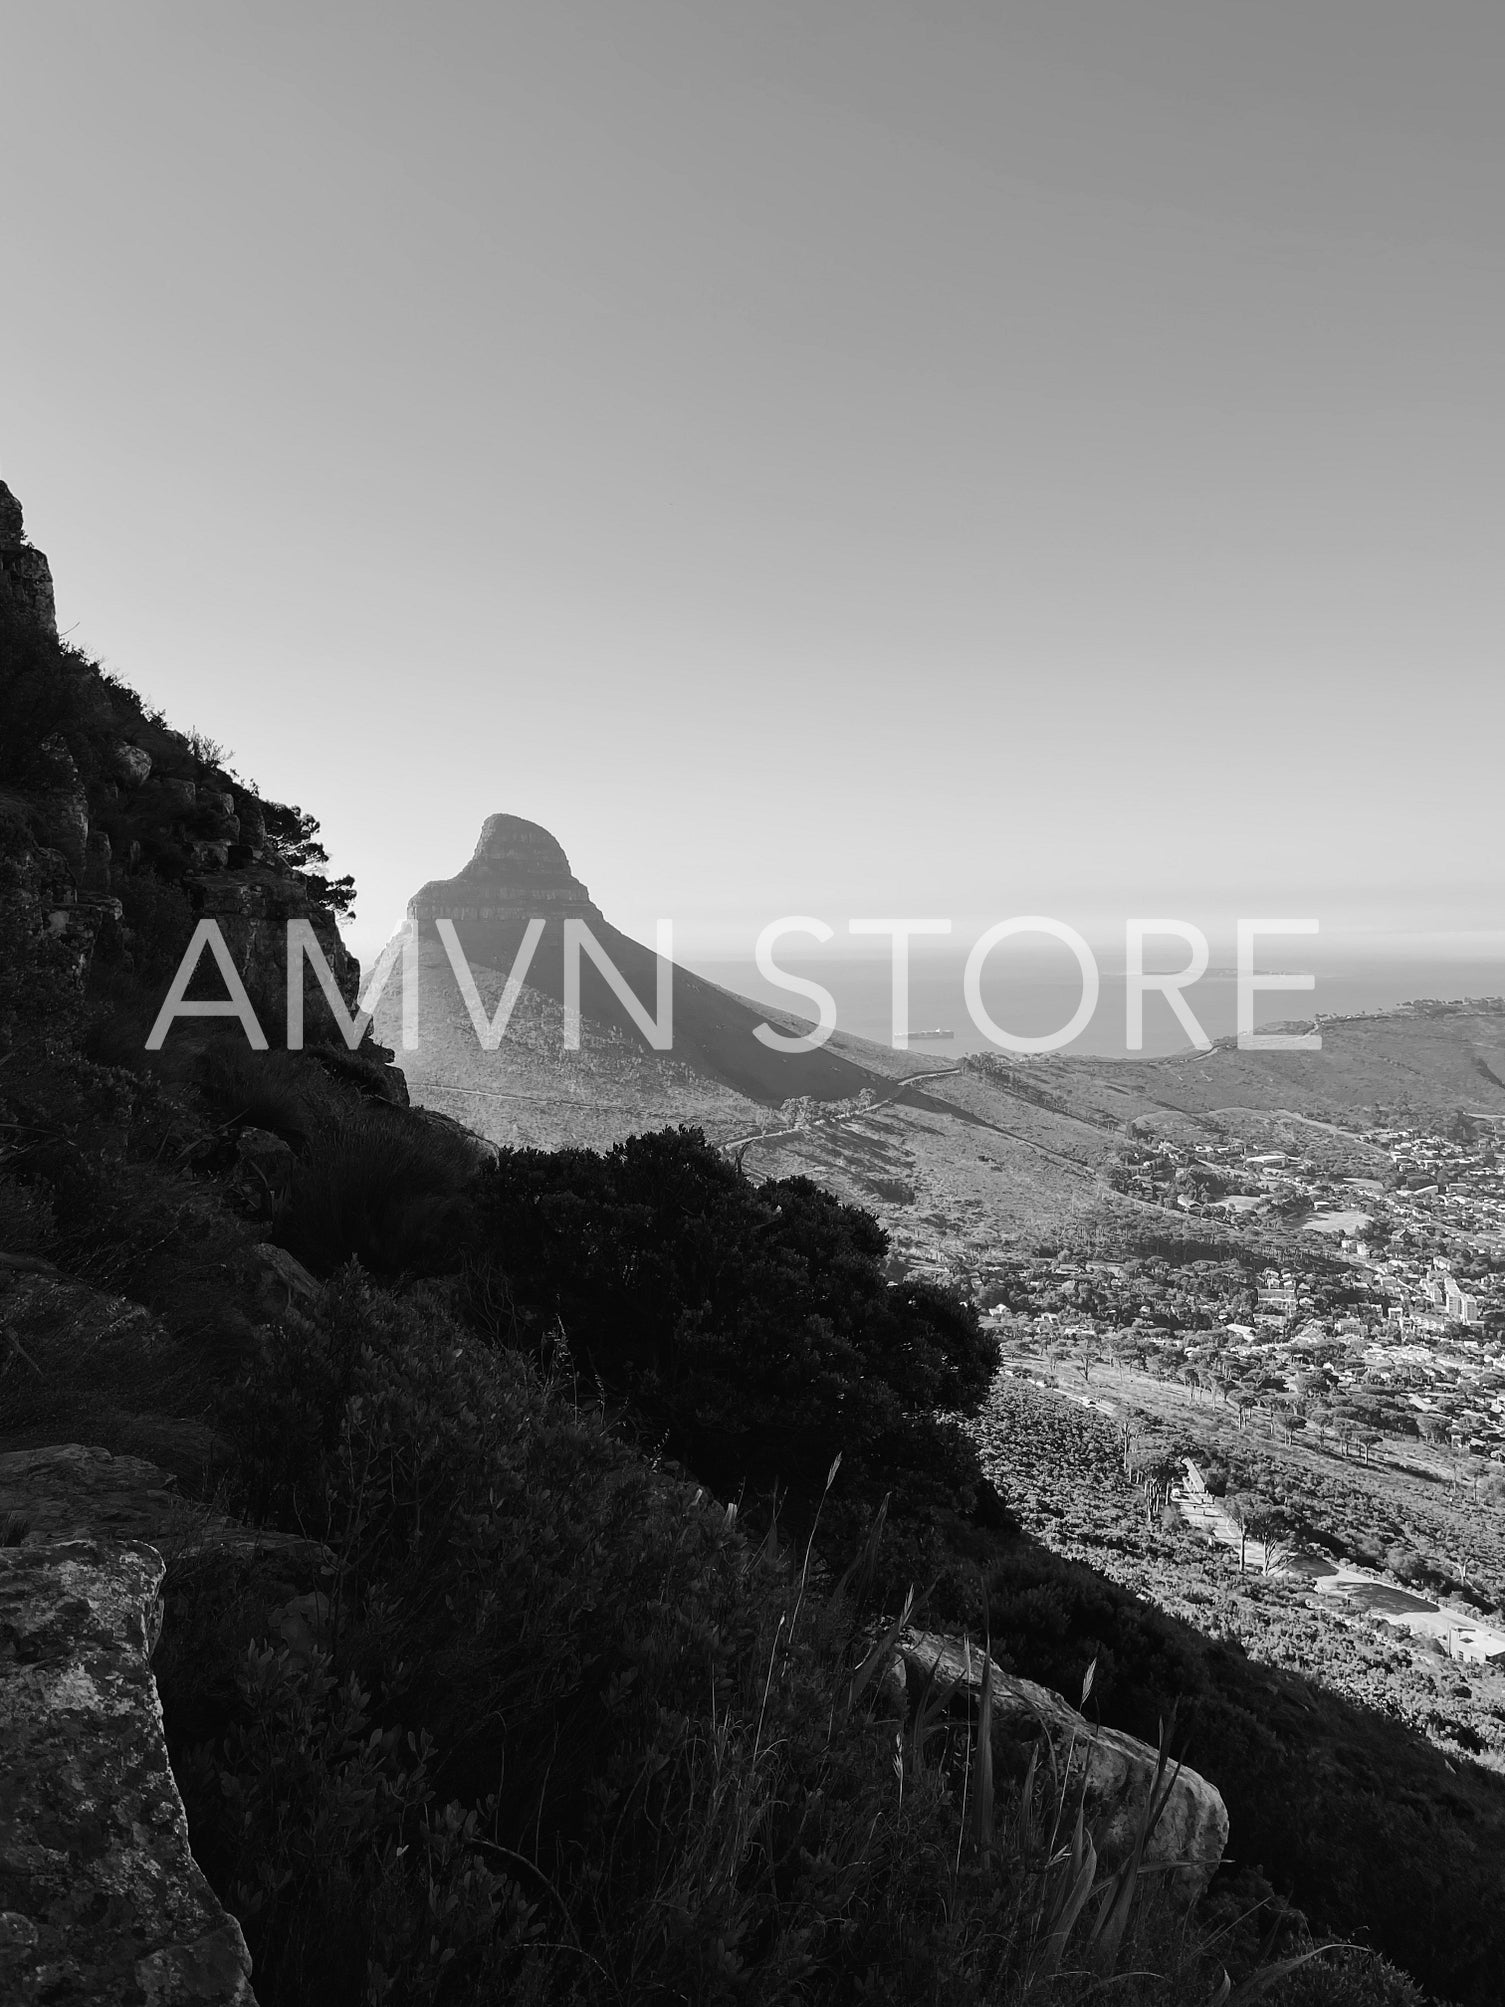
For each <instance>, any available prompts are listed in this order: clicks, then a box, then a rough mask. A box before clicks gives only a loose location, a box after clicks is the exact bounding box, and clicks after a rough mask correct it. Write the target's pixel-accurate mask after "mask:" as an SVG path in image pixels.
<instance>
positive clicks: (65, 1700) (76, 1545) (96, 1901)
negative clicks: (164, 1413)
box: [0, 1540, 255, 2007]
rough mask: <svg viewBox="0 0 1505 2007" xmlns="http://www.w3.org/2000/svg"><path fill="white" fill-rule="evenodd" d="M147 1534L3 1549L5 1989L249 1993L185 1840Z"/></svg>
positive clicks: (12, 1993)
mask: <svg viewBox="0 0 1505 2007" xmlns="http://www.w3.org/2000/svg"><path fill="white" fill-rule="evenodd" d="M162 1576H163V1564H162V1559H161V1556H160V1555H159V1554H157V1553H156V1551H155V1550H154V1549H153V1548H151V1547H148V1546H146V1545H145V1544H144V1543H143V1542H139V1541H128V1542H124V1543H121V1542H118V1541H114V1540H75V1541H66V1542H62V1543H59V1544H57V1545H54V1546H48V1547H12V1548H4V1549H0V1999H3V2000H4V2001H6V2002H7V2003H9V2002H12V2001H14V2002H15V2003H17V2007H20V2003H22V2002H29V2001H36V2002H41V2001H44V2000H45V2001H47V2002H49V2003H55V2007H64V2003H66V2007H84V2003H98V2007H106V2003H108V2004H109V2007H179V2003H184V2007H186V2003H198V2002H203V2003H215V2007H219V2003H225V2007H230V2003H234V2007H255V2003H254V1998H253V1995H252V1993H251V1985H250V1970H251V1960H250V1954H249V1953H248V1952H247V1950H246V1944H245V1939H244V1938H243V1937H242V1935H241V1931H240V1925H239V1924H238V1923H236V1922H235V1920H234V1918H233V1917H230V1916H227V1915H226V1913H225V1911H224V1910H223V1909H221V1907H220V1905H219V1903H218V1902H217V1901H216V1899H215V1897H214V1894H213V1892H212V1891H211V1889H210V1887H209V1884H208V1883H207V1882H206V1881H205V1879H204V1877H203V1874H202V1873H201V1872H200V1870H199V1868H198V1866H197V1864H196V1862H195V1861H194V1859H193V1856H192V1854H191V1853H190V1851H189V1846H188V1826H187V1822H186V1820H185V1818H184V1815H183V1804H182V1800H181V1799H180V1798H179V1796H178V1788H177V1785H176V1783H175V1782H174V1780H173V1775H172V1771H171V1770H170V1768H169V1767H168V1761H167V1748H166V1744H165V1742H164V1741H163V1736H162V1710H161V1707H160V1704H159V1703H158V1699H157V1688H156V1683H155V1681H154V1680H153V1678H152V1674H151V1668H150V1665H149V1664H148V1660H149V1658H150V1655H151V1648H152V1646H153V1644H154V1643H155V1641H156V1631H157V1627H158V1625H159V1623H160V1614H159V1606H158V1602H157V1593H158V1590H159V1588H160V1587H161V1582H162Z"/></svg>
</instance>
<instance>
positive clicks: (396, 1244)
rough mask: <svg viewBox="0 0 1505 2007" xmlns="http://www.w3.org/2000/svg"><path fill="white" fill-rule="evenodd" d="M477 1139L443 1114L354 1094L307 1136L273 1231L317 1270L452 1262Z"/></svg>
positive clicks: (385, 1271)
mask: <svg viewBox="0 0 1505 2007" xmlns="http://www.w3.org/2000/svg"><path fill="white" fill-rule="evenodd" d="M484 1155H485V1153H484V1149H483V1147H482V1146H481V1145H479V1144H478V1143H477V1142H476V1140H475V1139H474V1138H473V1137H471V1136H469V1135H468V1134H467V1133H466V1132H465V1131H464V1130H461V1129H459V1128H456V1127H452V1126H450V1125H449V1124H447V1123H445V1122H444V1121H443V1120H442V1118H432V1119H431V1118H428V1117H426V1116H424V1115H422V1114H419V1113H417V1112H416V1111H409V1110H407V1109H400V1108H392V1107H388V1106H385V1105H383V1104H382V1103H380V1102H373V1101H366V1100H361V1101H357V1102H354V1103H353V1104H349V1103H347V1104H346V1105H343V1106H338V1107H337V1108H336V1109H335V1110H334V1112H333V1113H332V1114H331V1116H330V1118H329V1119H328V1120H327V1122H326V1123H324V1125H323V1126H321V1127H319V1128H317V1129H315V1130H314V1132H313V1133H312V1134H311V1135H310V1136H309V1137H308V1139H307V1143H306V1149H305V1153H304V1156H303V1158H302V1160H301V1161H300V1162H299V1163H298V1165H297V1166H296V1167H295V1170H294V1173H293V1181H292V1189H291V1191H290V1193H289V1195H288V1200H287V1205H286V1208H285V1210H284V1211H283V1213H282V1214H281V1216H280V1217H279V1219H278V1222H277V1226H276V1238H277V1239H278V1240H279V1241H280V1242H281V1244H282V1245H283V1246H284V1247H286V1248H288V1249H289V1250H290V1251H291V1252H292V1253H293V1254H295V1255H296V1256H297V1257H298V1259H299V1260H300V1261H302V1262H306V1263H307V1265H308V1266H309V1267H310V1268H312V1269H313V1270H314V1271H315V1273H317V1274H320V1275H327V1274H329V1273H330V1272H331V1270H333V1269H334V1268H336V1267H338V1266H339V1264H340V1263H341V1262H344V1261H348V1260H350V1259H352V1258H353V1259H356V1260H358V1261H360V1262H361V1263H362V1264H363V1265H364V1267H366V1268H367V1269H368V1270H369V1271H370V1272H371V1273H372V1274H374V1275H398V1274H402V1273H405V1272H414V1273H420V1274H421V1273H436V1272H439V1271H441V1270H443V1269H445V1268H447V1267H452V1266H454V1265H455V1263H456V1261H457V1259H458V1242H459V1238H460V1235H461V1233H462V1230H463V1227H464V1223H465V1213H464V1210H463V1206H462V1202H461V1201H462V1194H463V1193H464V1192H465V1190H466V1188H467V1187H468V1186H469V1185H470V1184H471V1183H472V1181H473V1180H474V1178H475V1176H476V1173H477V1171H478V1169H479V1167H480V1165H481V1163H482V1161H483V1160H484Z"/></svg>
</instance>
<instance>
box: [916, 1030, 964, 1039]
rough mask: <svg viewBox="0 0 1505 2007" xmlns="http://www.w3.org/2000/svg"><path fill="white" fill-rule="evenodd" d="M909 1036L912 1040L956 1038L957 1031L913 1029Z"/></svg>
mask: <svg viewBox="0 0 1505 2007" xmlns="http://www.w3.org/2000/svg"><path fill="white" fill-rule="evenodd" d="M909 1036H910V1038H911V1040H913V1039H916V1038H955V1036H956V1033H955V1032H954V1031H944V1030H937V1031H912V1032H911V1033H910V1034H909Z"/></svg>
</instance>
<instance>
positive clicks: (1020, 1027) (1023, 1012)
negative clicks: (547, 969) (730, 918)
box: [692, 941, 1505, 1058]
mask: <svg viewBox="0 0 1505 2007" xmlns="http://www.w3.org/2000/svg"><path fill="white" fill-rule="evenodd" d="M1282 945H1284V946H1286V947H1287V948H1288V950H1289V952H1287V953H1286V954H1285V955H1284V957H1283V958H1282V960H1281V962H1279V963H1277V962H1276V961H1275V960H1274V959H1273V958H1271V957H1269V956H1266V957H1265V958H1264V960H1263V962H1262V969H1268V970H1269V971H1270V972H1271V973H1274V972H1275V971H1276V969H1277V968H1279V967H1284V968H1285V969H1286V970H1288V971H1289V972H1291V973H1297V972H1301V973H1308V972H1309V973H1312V974H1313V975H1315V977H1316V986H1315V988H1314V989H1313V990H1311V991H1309V992H1298V991H1280V992H1276V991H1264V992H1257V993H1256V995H1255V1009H1254V1022H1255V1026H1256V1028H1260V1027H1264V1026H1269V1025H1277V1024H1286V1023H1298V1022H1305V1021H1308V1020H1310V1018H1311V1015H1312V1013H1313V1011H1314V1010H1315V1011H1317V1012H1318V1013H1320V1014H1321V1015H1324V1016H1342V1015H1350V1014H1355V1013H1364V1012H1369V1011H1375V1010H1385V1009H1392V1008H1394V1006H1395V1005H1397V1004H1401V1003H1408V1002H1411V1001H1413V1000H1415V999H1417V998H1421V997H1436V998H1459V999H1461V998H1467V997H1487V996H1502V995H1505V957H1498V958H1490V959H1478V960H1473V961H1463V960H1441V959H1428V958H1426V957H1422V956H1410V955H1407V956H1384V955H1374V956H1344V957H1342V958H1336V957H1331V956H1329V957H1328V959H1327V960H1326V963H1325V964H1324V962H1323V961H1322V960H1320V959H1318V957H1317V956H1316V955H1312V956H1311V958H1310V959H1303V952H1304V950H1303V944H1302V943H1301V942H1300V941H1295V942H1291V943H1288V944H1282ZM779 965H780V967H781V968H784V969H786V970H787V971H788V972H789V974H791V975H798V976H799V977H801V978H803V979H804V980H807V981H811V982H817V983H820V984H821V985H822V986H823V987H824V988H826V989H828V990H829V991H830V992H831V995H832V996H833V997H834V998H835V1000H836V1008H837V1027H838V1029H839V1030H841V1031H845V1032H851V1033H852V1034H854V1035H855V1036H856V1037H859V1038H868V1039H872V1040H874V1041H875V1042H877V1043H878V1044H881V1045H890V1044H891V1043H892V1038H891V1032H892V1021H893V1020H892V987H893V979H892V975H891V972H890V967H889V963H888V961H887V959H886V957H885V958H884V959H881V960H880V959H879V958H877V957H875V956H873V955H871V954H862V955H856V954H842V955H823V956H806V957H796V956H794V955H791V954H788V953H781V954H780V957H779ZM692 966H693V967H694V968H695V969H696V970H697V971H698V972H699V973H700V974H702V975H705V976H708V977H709V978H710V979H711V981H713V982H717V983H720V984H722V985H723V986H724V987H725V988H727V989H731V990H736V991H737V992H738V993H739V994H740V995H742V996H746V997H751V998H754V999H755V1000H757V1001H759V1002H763V1003H769V1004H772V1005H774V1006H775V1007H776V1008H777V1009H779V1010H781V1011H789V1012H797V1013H799V1014H801V1015H808V1016H809V1017H810V1018H811V1020H812V1022H813V1020H814V1010H813V1007H812V1006H811V1005H809V1004H807V1003H806V1002H805V1001H804V1000H803V999H801V998H799V997H797V996H794V995H791V994H790V993H789V992H788V991H784V990H780V989H777V988H775V987H774V986H773V985H772V984H770V983H768V982H767V981H765V979H764V978H763V977H762V976H761V975H760V974H759V972H758V969H757V966H756V964H755V963H754V961H753V960H752V958H751V957H750V956H748V957H746V958H742V959H722V960H717V961H708V960H700V959H696V960H695V961H694V962H693V964H692ZM964 969H965V954H963V953H957V954H948V955H937V954H934V953H930V954H927V955H924V956H921V955H920V954H919V953H918V952H916V953H915V954H914V956H913V960H912V964H911V968H910V982H909V1022H910V1027H911V1033H912V1034H913V1033H914V1032H919V1031H926V1030H937V1029H944V1030H947V1031H949V1032H951V1034H952V1036H951V1037H950V1038H947V1039H924V1038H915V1037H914V1036H911V1039H910V1050H912V1051H919V1052H924V1053H934V1054H947V1053H957V1054H960V1053H964V1052H986V1051H990V1050H993V1049H995V1048H994V1047H993V1044H992V1041H991V1040H990V1039H989V1037H988V1036H987V1034H986V1033H985V1032H984V1031H983V1030H980V1029H979V1028H978V1027H977V1026H976V1025H975V1024H974V1023H973V1022H972V1019H971V1018H970V1016H969V1015H968V1012H967V1005H966V1001H965V995H964V991H963V972H964ZM1099 978H1100V988H1099V994H1098V1002H1097V1008H1096V1010H1095V1011H1094V1012H1093V1015H1092V1018H1091V1021H1090V1023H1088V1025H1087V1026H1086V1027H1085V1029H1084V1030H1083V1031H1082V1032H1080V1033H1079V1034H1078V1035H1077V1037H1076V1038H1074V1039H1073V1041H1072V1043H1071V1044H1070V1045H1069V1046H1067V1047H1065V1048H1064V1050H1066V1051H1068V1052H1073V1053H1078V1054H1084V1055H1085V1054H1091V1055H1095V1056H1099V1057H1106V1058H1122V1057H1124V1056H1126V1055H1127V1054H1128V1052H1129V1046H1128V1031H1127V983H1126V980H1125V977H1124V973H1123V970H1122V969H1121V968H1119V969H1114V968H1112V967H1108V966H1100V970H1099ZM1182 995H1183V996H1184V997H1185V998H1186V1001H1187V1003H1188V1004H1189V1005H1190V1007H1191V1010H1192V1012H1193V1014H1194V1015H1195V1017H1196V1018H1197V1020H1198V1021H1199V1023H1200V1024H1201V1026H1202V1028H1203V1030H1204V1031H1205V1032H1206V1034H1207V1036H1208V1037H1209V1038H1214V1039H1216V1038H1227V1037H1231V1036H1232V1035H1233V1034H1234V1033H1235V1032H1236V1031H1237V1029H1238V1015H1237V1013H1238V995H1237V982H1236V978H1235V975H1234V972H1233V970H1232V969H1231V968H1227V967H1223V968H1218V967H1213V968H1211V969H1209V971H1208V973H1207V974H1206V975H1205V976H1203V977H1202V978H1201V980H1200V981H1199V982H1197V983H1195V984H1192V985H1191V986H1189V987H1188V988H1187V989H1185V990H1184V991H1183V992H1182ZM1080 998H1081V980H1080V976H1079V974H1078V971H1077V968H1076V964H1075V962H1074V960H1073V959H1072V958H1071V957H1070V955H1069V954H1068V953H1067V952H1066V950H1065V949H1062V950H1061V951H1060V956H1059V960H1056V959H1054V957H1053V954H1052V955H1047V956H1043V957H1035V958H1032V959H1025V958H1023V957H1018V958H1016V959H1014V960H1013V961H1012V962H1010V963H1008V964H1007V965H1005V962H1004V955H1003V953H1002V952H1000V953H999V954H998V955H996V956H995V957H993V958H992V960H991V961H990V964H989V966H988V967H987V968H986V969H985V971H984V975H983V981H982V1002H983V1005H984V1008H985V1009H986V1011H987V1012H988V1013H989V1015H990V1016H991V1017H992V1018H993V1019H994V1020H995V1021H996V1022H997V1023H998V1024H1000V1025H1002V1026H1004V1027H1005V1028H1006V1029H1007V1030H1009V1031H1011V1032H1014V1033H1016V1034H1019V1035H1022V1036H1025V1037H1040V1036H1043V1035H1045V1034H1048V1033H1051V1032H1054V1031H1056V1030H1057V1029H1058V1028H1059V1027H1061V1026H1063V1025H1065V1024H1067V1023H1069V1021H1070V1020H1071V1018H1072V1017H1073V1015H1074V1014H1075V1012H1076V1009H1077V1005H1078V1003H1079V1001H1080ZM1143 1031H1144V1044H1143V1047H1142V1049H1141V1050H1142V1052H1143V1053H1144V1054H1145V1055H1146V1056H1151V1057H1160V1056H1163V1055H1165V1054H1168V1053H1173V1052H1185V1051H1189V1050H1190V1049H1191V1041H1190V1039H1189V1038H1188V1037H1187V1034H1186V1033H1185V1031H1184V1030H1183V1029H1182V1028H1181V1025H1180V1024H1179V1022H1178V1021H1177V1019H1176V1017H1175V1016H1174V1014H1173V1012H1172V1010H1171V1006H1170V1004H1169V1002H1168V1001H1167V1000H1166V999H1165V998H1164V997H1161V996H1158V995H1155V994H1153V993H1152V994H1149V995H1147V996H1146V997H1145V999H1144V1024H1143Z"/></svg>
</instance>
